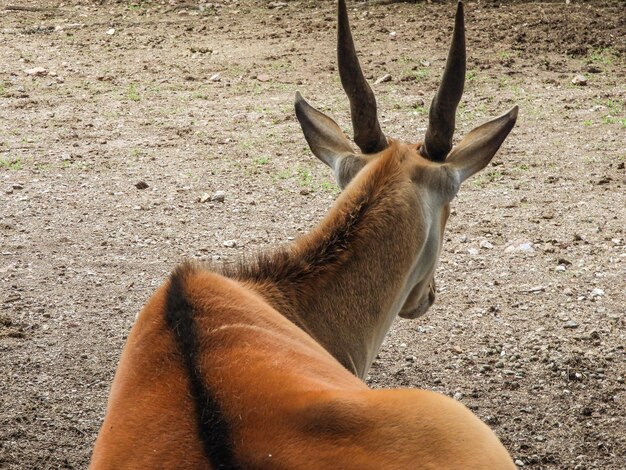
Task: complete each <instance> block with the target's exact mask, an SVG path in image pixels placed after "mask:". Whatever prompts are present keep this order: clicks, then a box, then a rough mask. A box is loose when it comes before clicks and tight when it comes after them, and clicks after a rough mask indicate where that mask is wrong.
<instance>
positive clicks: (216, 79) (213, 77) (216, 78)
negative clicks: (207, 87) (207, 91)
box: [209, 72, 222, 82]
mask: <svg viewBox="0 0 626 470" xmlns="http://www.w3.org/2000/svg"><path fill="white" fill-rule="evenodd" d="M209 80H210V81H212V82H219V81H220V80H222V76H221V75H220V74H219V72H218V73H214V74H213V75H211V78H209Z"/></svg>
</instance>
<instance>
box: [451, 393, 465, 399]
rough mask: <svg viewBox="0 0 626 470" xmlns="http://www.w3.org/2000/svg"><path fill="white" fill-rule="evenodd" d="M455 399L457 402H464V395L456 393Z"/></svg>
mask: <svg viewBox="0 0 626 470" xmlns="http://www.w3.org/2000/svg"><path fill="white" fill-rule="evenodd" d="M453 398H454V399H455V400H457V401H460V400H462V399H463V394H462V393H461V392H456V393H455V394H454V395H453Z"/></svg>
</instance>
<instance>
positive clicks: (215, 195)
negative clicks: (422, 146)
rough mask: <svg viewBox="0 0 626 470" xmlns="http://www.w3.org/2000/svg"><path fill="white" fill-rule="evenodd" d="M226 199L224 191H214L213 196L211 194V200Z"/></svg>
mask: <svg viewBox="0 0 626 470" xmlns="http://www.w3.org/2000/svg"><path fill="white" fill-rule="evenodd" d="M224 199H226V193H225V192H224V191H215V192H214V193H213V196H211V201H215V202H224Z"/></svg>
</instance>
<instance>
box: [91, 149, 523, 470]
mask: <svg viewBox="0 0 626 470" xmlns="http://www.w3.org/2000/svg"><path fill="white" fill-rule="evenodd" d="M431 165H432V163H430V162H427V161H425V160H424V159H422V158H421V157H420V156H419V155H418V154H416V153H413V151H412V149H411V148H409V147H407V146H405V145H404V144H399V143H394V144H393V145H392V146H391V147H390V148H389V149H387V150H386V151H385V152H383V153H382V154H381V155H380V156H379V157H378V158H377V159H376V160H374V161H372V163H371V164H369V165H367V166H366V167H365V168H364V169H363V170H362V171H361V172H360V173H359V175H357V177H356V178H355V180H354V181H353V183H351V185H350V186H349V187H348V188H347V189H346V191H345V192H344V194H342V196H341V197H340V198H339V200H338V201H337V203H336V205H335V207H334V208H333V209H332V210H331V212H330V213H329V215H328V216H327V217H326V219H325V220H324V221H323V222H322V223H321V224H320V226H319V227H318V228H316V229H314V230H313V231H312V233H311V234H309V235H307V236H304V237H303V238H302V239H300V240H298V241H297V242H296V243H294V244H293V245H291V246H289V247H287V248H285V249H283V250H280V251H278V252H276V253H274V254H272V255H265V256H261V257H260V258H259V259H258V260H257V261H256V262H255V263H252V264H251V265H249V266H246V267H243V266H242V267H240V268H238V269H237V270H232V269H229V268H226V269H225V270H224V274H225V275H227V276H228V277H225V276H224V275H221V274H218V273H215V272H211V271H208V270H206V269H204V268H200V267H194V266H192V265H185V266H183V267H182V268H180V269H179V270H177V271H176V273H175V274H174V275H173V277H172V280H170V281H169V282H168V283H166V284H165V285H164V286H163V287H161V288H160V289H159V290H158V291H157V293H156V294H155V295H154V297H153V298H152V299H151V300H150V301H149V302H148V304H147V305H146V307H145V308H144V309H143V311H142V313H141V314H140V316H139V318H138V320H137V323H136V324H135V326H134V327H133V329H132V331H131V334H130V335H129V338H128V342H127V345H126V347H125V350H124V353H123V355H122V358H121V360H120V366H119V368H118V371H117V373H116V377H115V381H114V384H113V387H112V390H111V396H110V399H109V407H108V411H107V415H106V417H105V421H104V424H103V426H102V430H101V432H100V435H99V437H98V441H97V443H96V447H95V450H94V455H93V460H92V466H91V467H92V468H94V469H102V468H111V469H113V468H137V469H140V468H168V469H169V468H172V469H175V468H212V467H211V464H210V463H209V461H210V459H209V458H208V457H207V452H206V449H203V445H202V443H201V438H200V434H201V432H200V430H199V426H202V425H207V426H208V429H209V431H210V430H211V429H212V428H211V423H210V422H207V423H200V424H198V422H197V416H198V409H197V408H196V407H194V393H193V391H192V389H193V387H192V384H191V382H190V378H189V373H188V368H187V366H186V365H185V361H186V359H185V357H183V356H181V350H180V347H179V345H178V344H177V342H176V340H175V336H176V329H175V330H174V331H173V330H172V329H171V328H169V327H168V324H167V321H166V320H165V318H166V317H167V315H168V312H167V308H168V307H167V306H168V305H172V304H173V302H172V299H168V296H170V295H176V296H179V297H181V298H180V299H178V298H177V299H174V300H175V302H174V304H181V305H188V306H189V307H188V309H189V310H190V312H191V313H189V316H190V317H189V318H191V320H190V321H192V322H193V325H194V328H195V330H194V331H195V335H196V336H197V342H196V343H197V345H196V348H195V350H196V354H195V358H194V359H193V361H194V367H195V368H197V373H198V376H199V377H201V381H202V386H203V387H204V388H205V390H206V391H207V393H208V394H209V395H211V396H213V397H214V398H215V400H216V401H217V402H219V408H220V410H221V411H220V412H221V413H222V414H223V419H224V420H225V421H226V422H227V423H228V433H227V434H228V435H227V436H220V439H222V438H224V439H226V441H227V442H228V443H229V444H230V445H229V452H232V455H233V456H234V457H233V458H234V459H235V466H232V467H224V468H263V469H273V468H277V469H279V468H292V469H295V468H297V469H309V468H310V469H314V468H315V469H319V468H355V469H356V468H358V469H368V468H372V469H374V468H375V469H380V468H389V469H395V468H397V469H406V468H424V469H429V468H432V469H435V468H436V469H445V468H450V469H452V468H454V469H458V468H464V469H485V468H489V469H508V468H514V466H513V465H512V463H511V461H510V458H509V457H508V454H507V453H506V451H505V450H504V448H503V447H502V445H501V444H500V443H499V441H498V439H497V438H496V437H495V435H494V434H493V433H492V432H491V431H490V430H489V428H488V427H487V426H485V425H484V424H483V423H481V422H480V420H478V419H477V418H476V417H475V416H474V415H472V413H471V412H470V411H468V410H467V409H466V408H465V407H463V406H462V405H461V404H459V403H457V402H455V401H454V400H451V399H449V398H446V397H444V396H442V395H439V394H436V393H432V392H427V391H420V390H387V391H370V390H368V389H367V387H366V386H365V384H364V383H363V382H362V381H361V380H359V379H358V378H356V377H355V376H354V375H352V374H350V373H349V372H348V371H347V370H346V369H345V368H344V367H342V366H341V365H340V363H338V362H337V360H336V359H335V358H334V357H333V355H331V354H329V351H330V352H331V353H332V352H333V349H335V348H336V349H337V351H338V354H337V355H338V357H342V351H343V348H342V342H347V343H349V342H350V341H351V335H354V337H356V338H357V340H356V343H357V344H359V339H362V337H363V336H364V334H363V329H364V328H374V327H375V326H373V325H377V324H378V323H380V322H381V321H382V320H381V319H380V318H377V317H378V316H381V315H382V314H383V313H384V312H386V311H387V310H388V309H389V308H388V305H386V304H385V302H384V299H386V298H390V297H393V296H394V295H397V292H396V291H398V290H400V289H402V287H403V282H405V279H404V277H405V276H406V274H404V273H405V272H406V271H407V270H408V269H409V268H410V266H409V265H410V262H409V261H407V260H410V259H412V258H413V257H414V253H412V252H411V251H415V247H416V246H417V247H418V248H419V246H423V245H424V243H425V240H424V237H425V234H424V229H423V227H422V226H423V220H420V217H422V216H423V214H420V212H421V211H423V210H424V208H423V207H421V206H420V202H421V201H420V194H421V193H420V191H416V190H415V187H414V186H415V183H414V182H413V177H414V175H415V173H416V172H417V171H421V172H422V173H423V175H422V181H421V183H420V184H421V185H428V184H433V183H428V182H427V181H424V178H425V179H429V177H428V175H427V173H428V171H429V168H430V166H431ZM420 168H421V170H420ZM411 175H413V176H411ZM444 205H445V204H442V206H444ZM441 214H442V215H441V218H440V219H437V221H436V222H435V223H437V224H445V220H444V219H445V211H444V210H443V209H442V212H441ZM398 234H401V237H400V238H401V240H403V241H402V242H400V241H399V240H396V242H395V243H394V244H393V246H389V240H390V239H391V237H395V238H396V239H397V238H398V237H397V235H398ZM439 242H440V240H439ZM320 259H321V261H320ZM354 269H361V271H352V270H354ZM351 272H359V273H360V275H359V276H358V277H354V276H350V275H349V273H351ZM381 275H384V276H385V277H386V280H385V282H382V283H381V282H380V276H381ZM174 284H176V285H178V286H179V287H178V288H177V289H175V291H176V292H172V291H173V289H172V286H173V285H174ZM350 289H353V290H350ZM355 293H356V295H357V297H358V298H355V297H354V296H355ZM388 303H389V302H388V301H387V304H388ZM354 306H356V308H354ZM381 306H382V307H381ZM278 308H281V309H282V308H286V310H278ZM350 316H352V318H350ZM291 320H293V321H291ZM296 325H299V326H301V328H300V327H298V326H296ZM363 325H365V326H363ZM349 327H353V328H354V331H350V328H349ZM340 328H341V329H340ZM303 330H304V331H303ZM305 331H310V332H312V334H307V333H306V332H305ZM359 336H360V337H361V338H359ZM325 342H326V344H325ZM320 344H321V345H323V346H324V347H322V346H321V345H320ZM356 350H358V348H356V349H352V350H350V352H351V354H352V355H353V356H354V357H353V359H354V360H355V361H356V362H358V364H359V367H362V365H361V364H362V363H363V361H364V359H363V358H359V357H356V356H357V353H356V352H354V351H356ZM344 365H345V364H344Z"/></svg>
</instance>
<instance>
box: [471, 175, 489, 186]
mask: <svg viewBox="0 0 626 470" xmlns="http://www.w3.org/2000/svg"><path fill="white" fill-rule="evenodd" d="M486 182H487V181H486V179H485V177H484V176H478V177H476V178H474V179H473V180H472V185H474V186H476V187H477V188H482V187H483V186H484V185H485V183H486Z"/></svg>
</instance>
